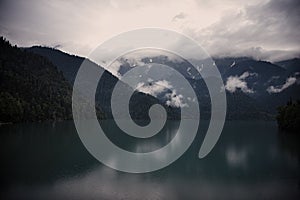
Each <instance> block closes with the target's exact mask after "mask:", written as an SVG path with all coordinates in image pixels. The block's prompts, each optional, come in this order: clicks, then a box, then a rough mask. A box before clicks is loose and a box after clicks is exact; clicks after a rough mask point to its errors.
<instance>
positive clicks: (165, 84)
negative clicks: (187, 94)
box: [136, 79, 188, 108]
mask: <svg viewBox="0 0 300 200" xmlns="http://www.w3.org/2000/svg"><path fill="white" fill-rule="evenodd" d="M148 82H149V83H143V82H141V83H138V85H137V86H136V90H137V91H139V92H143V93H146V94H150V95H152V96H154V97H158V96H159V95H160V94H163V93H165V94H164V97H163V98H161V97H159V98H161V100H164V101H165V104H166V105H168V106H171V107H177V108H179V107H181V108H182V107H186V106H188V105H187V104H186V103H184V97H183V95H182V94H177V91H176V90H175V89H174V87H173V85H172V84H171V83H170V82H169V81H167V80H159V81H153V80H152V79H149V80H148Z"/></svg>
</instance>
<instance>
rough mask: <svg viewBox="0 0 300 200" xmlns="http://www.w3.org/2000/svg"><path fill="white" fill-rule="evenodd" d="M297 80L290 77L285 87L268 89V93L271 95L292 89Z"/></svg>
mask: <svg viewBox="0 0 300 200" xmlns="http://www.w3.org/2000/svg"><path fill="white" fill-rule="evenodd" d="M296 81H297V79H296V78H295V77H289V78H287V79H286V81H285V83H284V84H283V85H280V86H275V87H274V86H270V87H268V88H267V91H268V92H269V93H280V92H282V91H283V90H285V89H287V88H288V87H290V86H291V85H293V84H294V83H296Z"/></svg>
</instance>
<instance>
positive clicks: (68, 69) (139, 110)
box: [24, 46, 180, 120]
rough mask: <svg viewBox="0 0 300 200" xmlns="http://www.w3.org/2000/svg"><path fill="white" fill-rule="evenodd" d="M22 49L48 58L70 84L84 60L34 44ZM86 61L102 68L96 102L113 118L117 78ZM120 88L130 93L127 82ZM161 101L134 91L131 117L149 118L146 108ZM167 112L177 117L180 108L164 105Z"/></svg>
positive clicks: (171, 117)
mask: <svg viewBox="0 0 300 200" xmlns="http://www.w3.org/2000/svg"><path fill="white" fill-rule="evenodd" d="M24 51H28V52H33V53H35V54H39V55H41V56H44V57H46V58H48V59H49V60H50V61H51V62H52V63H53V64H55V65H56V66H57V68H58V69H59V70H60V71H61V72H62V73H63V75H64V76H65V77H66V79H67V80H68V81H69V83H70V84H71V85H73V83H74V80H75V78H76V74H77V71H78V69H79V68H80V66H81V64H82V62H83V61H84V60H85V58H83V57H79V56H75V55H70V54H67V53H65V52H62V51H60V50H58V49H53V48H48V47H41V46H34V47H31V48H24ZM86 62H88V63H89V66H94V67H97V68H98V69H99V70H102V72H103V75H102V77H101V79H100V81H99V83H98V86H97V92H96V104H97V105H98V106H99V107H101V108H102V109H103V111H104V112H105V115H106V117H107V118H113V116H112V112H111V103H110V102H111V96H112V92H113V89H114V87H115V85H116V83H117V82H119V79H118V78H117V77H115V76H114V75H113V74H111V73H110V72H109V71H107V70H105V69H104V68H102V67H101V66H99V65H97V64H96V63H94V62H92V61H90V60H88V59H86ZM120 84H121V85H122V88H124V90H123V92H124V93H132V92H133V90H134V89H133V88H131V87H130V86H128V85H127V84H125V83H123V82H121V83H120ZM160 103H161V102H160V101H159V100H158V99H157V98H155V97H153V96H151V95H149V94H144V93H142V92H134V93H133V96H132V97H131V99H130V102H129V108H130V114H131V117H132V118H133V119H135V120H138V119H149V116H148V110H149V108H150V107H151V106H152V105H153V104H160ZM164 107H165V109H166V110H167V113H168V118H169V119H174V118H178V116H179V114H180V109H178V108H171V107H170V106H167V105H164ZM123 115H124V113H118V116H119V117H122V116H123Z"/></svg>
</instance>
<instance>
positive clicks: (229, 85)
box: [225, 72, 256, 93]
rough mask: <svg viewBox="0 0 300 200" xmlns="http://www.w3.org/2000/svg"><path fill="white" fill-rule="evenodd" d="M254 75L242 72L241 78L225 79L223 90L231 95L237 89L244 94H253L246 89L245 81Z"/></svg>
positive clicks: (250, 90) (231, 77)
mask: <svg viewBox="0 0 300 200" xmlns="http://www.w3.org/2000/svg"><path fill="white" fill-rule="evenodd" d="M255 75H256V74H255V73H249V72H244V73H243V74H242V75H241V76H230V77H228V78H227V81H226V85H225V89H226V90H228V91H229V92H231V93H233V92H235V91H236V90H237V89H241V90H242V91H243V92H244V93H254V91H253V90H252V89H249V88H248V86H247V82H246V81H245V79H246V78H248V77H249V76H255Z"/></svg>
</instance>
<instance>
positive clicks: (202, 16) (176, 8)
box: [0, 0, 300, 60]
mask: <svg viewBox="0 0 300 200" xmlns="http://www.w3.org/2000/svg"><path fill="white" fill-rule="evenodd" d="M0 2H1V3H0V5H1V6H0V31H1V32H0V34H1V35H3V36H4V37H6V38H7V39H9V40H10V41H11V43H13V44H17V45H18V46H32V45H47V46H51V47H56V48H59V49H61V50H63V51H66V52H69V53H72V54H77V55H81V56H87V55H88V54H89V52H90V51H92V50H93V49H94V48H96V47H97V46H98V45H99V44H101V43H102V42H103V41H105V40H107V39H108V38H111V37H112V36H114V35H116V34H119V33H121V32H124V31H129V30H132V29H137V28H143V27H161V28H167V29H172V30H175V31H178V32H181V33H184V34H186V35H188V36H190V37H192V38H193V39H195V40H196V41H197V42H198V43H199V44H200V45H202V46H203V47H204V48H205V49H206V50H207V51H208V53H210V55H212V56H253V57H255V58H258V59H266V60H280V59H285V58H291V57H296V56H297V57H299V56H300V31H299V27H300V1H298V0H251V1H249V0H219V1H217V0H185V1H175V0H141V1H138V0H128V1H127V0H88V1H82V0H74V1H67V0H4V1H3V0H2V1H1V0H0Z"/></svg>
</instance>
